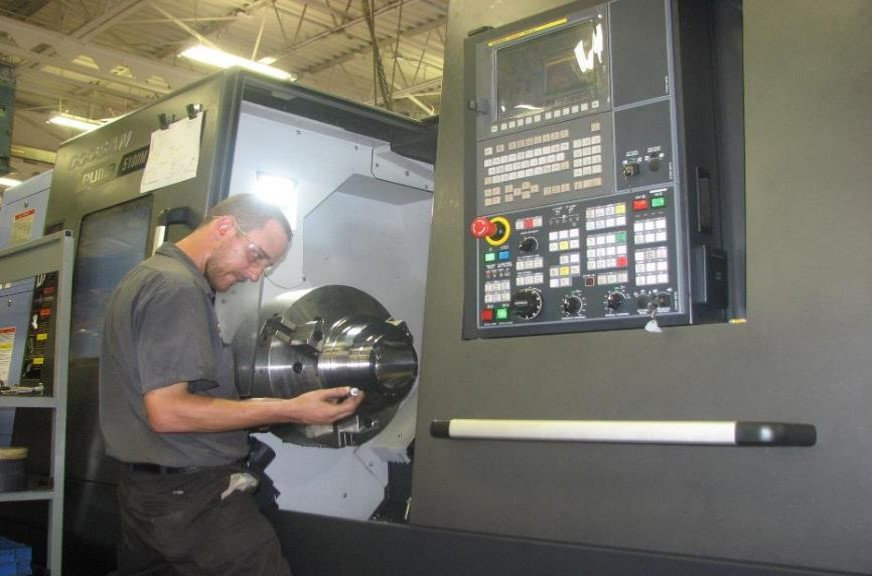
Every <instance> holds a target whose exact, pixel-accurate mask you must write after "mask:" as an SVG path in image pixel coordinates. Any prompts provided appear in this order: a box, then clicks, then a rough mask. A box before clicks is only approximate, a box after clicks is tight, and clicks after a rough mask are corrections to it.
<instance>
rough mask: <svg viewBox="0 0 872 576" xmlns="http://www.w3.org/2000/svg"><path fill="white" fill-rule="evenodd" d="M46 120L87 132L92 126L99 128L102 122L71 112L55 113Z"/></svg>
mask: <svg viewBox="0 0 872 576" xmlns="http://www.w3.org/2000/svg"><path fill="white" fill-rule="evenodd" d="M48 122H49V124H57V125H58V126H66V127H67V128H75V129H76V130H81V131H82V132H88V131H90V130H93V129H94V128H99V127H100V126H102V125H103V123H102V122H97V121H96V120H88V119H87V118H82V117H80V116H73V115H71V114H55V115H54V116H52V117H51V118H49V119H48Z"/></svg>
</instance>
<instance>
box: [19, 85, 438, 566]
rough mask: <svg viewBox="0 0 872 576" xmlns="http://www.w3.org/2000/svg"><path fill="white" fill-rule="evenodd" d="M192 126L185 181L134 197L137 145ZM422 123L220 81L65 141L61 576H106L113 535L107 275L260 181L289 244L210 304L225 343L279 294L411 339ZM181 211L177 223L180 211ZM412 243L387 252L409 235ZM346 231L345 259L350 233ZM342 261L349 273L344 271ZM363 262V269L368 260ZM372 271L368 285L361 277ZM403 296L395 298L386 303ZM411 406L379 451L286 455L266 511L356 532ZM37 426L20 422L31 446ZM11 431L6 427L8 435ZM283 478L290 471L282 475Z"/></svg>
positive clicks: (426, 200)
mask: <svg viewBox="0 0 872 576" xmlns="http://www.w3.org/2000/svg"><path fill="white" fill-rule="evenodd" d="M195 114H201V115H202V118H203V125H202V126H203V127H202V134H201V135H200V142H199V163H198V169H197V177H196V178H194V179H189V180H185V181H182V182H179V183H177V184H173V185H169V186H165V187H163V188H159V189H157V190H154V191H153V192H150V193H146V194H142V193H140V181H141V179H142V174H143V168H144V166H145V164H146V158H147V157H148V152H149V147H150V142H151V135H152V133H153V132H155V131H159V130H161V129H162V125H163V126H166V125H172V123H173V122H176V121H178V120H180V119H183V118H188V117H190V116H191V115H195ZM434 129H435V123H431V124H426V123H420V122H416V121H412V120H409V119H406V118H403V117H400V116H396V115H393V114H390V113H387V112H383V111H380V110H375V109H372V108H368V107H366V106H362V105H359V104H355V103H351V102H347V101H344V100H341V99H338V98H335V97H332V96H329V95H326V94H322V93H319V92H314V91H311V90H307V89H305V88H302V87H299V86H295V85H291V84H282V83H277V82H274V81H270V80H265V79H262V78H259V77H256V76H254V75H252V74H250V73H246V72H242V71H239V70H231V71H227V72H223V73H220V74H216V75H214V76H212V77H209V78H207V79H204V80H203V81H201V82H199V83H197V84H195V85H193V86H191V87H189V88H186V89H184V90H182V91H180V92H178V93H176V94H173V95H170V96H168V97H166V98H164V99H162V100H160V101H158V102H156V103H155V104H153V105H150V106H148V107H145V108H143V109H141V110H138V111H136V112H133V113H131V114H129V115H128V116H125V117H123V118H121V119H119V120H117V121H115V122H113V123H111V124H109V125H107V126H105V127H102V128H100V129H98V130H96V131H94V132H91V133H87V134H84V135H81V136H79V137H77V138H75V139H73V140H70V141H68V142H66V143H65V144H64V145H63V146H62V147H61V148H60V150H59V151H58V161H57V164H56V169H55V173H54V179H53V182H52V189H51V201H50V203H49V206H48V216H47V228H50V229H54V228H57V227H61V226H63V227H66V228H69V229H71V230H72V231H73V233H74V235H75V237H76V238H77V242H78V246H77V256H76V279H75V282H74V284H75V285H74V290H73V310H74V313H73V328H72V331H73V334H72V336H73V337H72V339H71V358H70V385H69V390H70V395H69V406H70V410H69V430H70V433H69V434H68V436H67V437H68V439H69V441H68V444H67V446H68V458H67V462H68V466H67V480H68V481H67V507H66V522H65V528H66V538H65V544H66V547H67V554H66V556H65V572H71V573H75V572H76V571H81V572H82V573H95V572H100V570H103V571H104V572H105V571H108V570H109V569H111V568H112V566H113V564H114V558H113V550H114V543H115V538H116V535H117V513H116V511H115V495H114V488H115V482H116V478H117V464H116V463H115V462H113V461H111V460H109V459H108V458H106V457H105V454H104V450H103V446H102V441H101V438H100V434H99V429H98V425H97V404H98V403H97V369H98V359H97V353H98V351H99V342H100V330H101V325H102V307H103V306H104V305H105V301H106V298H107V297H108V295H109V293H111V290H112V288H113V287H114V285H115V284H116V283H117V281H118V280H119V279H120V278H121V276H122V275H123V274H124V273H125V272H126V271H127V270H128V269H129V268H130V267H132V266H133V265H135V264H136V262H138V261H140V260H142V259H143V258H144V257H146V256H147V255H148V254H151V253H152V251H153V249H154V246H153V242H154V238H156V237H157V235H156V234H155V231H156V229H157V228H158V227H159V226H163V225H165V224H167V223H168V224H169V225H168V226H167V228H166V231H167V234H166V237H167V238H168V239H170V240H177V239H179V238H181V237H183V236H184V235H185V234H186V233H187V232H188V231H189V230H190V228H191V227H193V226H196V225H197V224H198V223H199V221H200V219H201V218H202V216H203V214H205V212H206V211H207V209H208V207H209V206H210V205H212V204H214V203H215V202H217V201H219V200H220V199H222V198H225V197H227V196H228V195H231V194H236V193H240V192H248V191H252V190H253V188H254V186H255V184H256V182H257V177H258V174H259V173H269V174H272V175H277V176H283V177H287V178H291V179H293V181H294V182H296V184H297V188H296V193H295V194H296V218H295V219H294V223H293V225H294V227H295V228H296V231H295V239H294V242H293V245H292V248H291V250H290V252H289V254H288V255H287V258H286V259H285V260H284V262H283V265H282V267H280V268H279V269H278V270H276V271H275V273H274V274H273V275H272V276H270V278H269V280H268V281H266V282H262V283H258V284H247V285H244V286H243V285H240V286H238V287H236V288H235V289H234V290H232V291H229V292H227V293H223V294H221V295H219V297H218V299H217V301H216V309H217V311H218V314H219V319H220V322H221V327H222V335H223V337H224V338H225V341H226V342H227V343H228V344H229V343H230V342H232V340H233V336H234V333H235V331H236V329H237V328H238V326H239V325H240V324H241V323H242V322H243V320H244V319H245V318H246V317H249V316H252V315H254V316H256V315H257V313H258V309H259V307H260V306H261V305H262V304H264V305H265V304H267V303H268V302H270V301H272V300H273V299H274V298H275V297H276V296H278V295H280V294H282V293H285V292H287V291H288V290H290V289H295V290H306V289H314V288H318V287H319V286H322V285H324V284H345V285H349V286H353V287H355V288H356V289H359V290H362V291H364V292H366V293H368V294H371V295H372V296H373V297H374V298H376V299H377V300H378V301H379V302H381V303H382V305H383V306H384V308H385V309H387V310H390V312H391V315H393V316H394V317H396V318H403V319H404V320H406V321H407V323H408V324H407V325H408V327H409V331H410V333H411V335H412V338H413V339H416V340H417V341H419V339H420V335H421V332H422V323H423V322H422V315H423V274H424V271H425V270H426V261H427V253H426V250H427V246H428V240H429V217H430V205H431V199H432V189H433V182H432V174H433V169H432V161H433V153H434V149H435V143H434V138H435V132H434ZM178 209H183V210H178ZM406 225H408V226H410V227H411V229H412V230H414V231H415V233H416V240H417V241H416V242H413V243H409V242H406V243H403V244H400V243H398V242H397V239H399V238H402V237H403V236H405V235H406V234H408V233H409V232H410V230H406V229H405V228H404V226H406ZM351 230H353V231H354V233H355V236H354V237H353V244H354V246H347V245H348V244H349V238H350V237H349V235H348V232H349V231H351ZM341 250H344V251H345V253H346V254H347V257H350V258H354V259H355V261H354V262H353V263H350V264H349V265H345V264H346V263H345V262H344V258H345V257H346V256H334V254H335V253H336V252H338V251H341ZM374 258H377V259H378V261H377V262H374V263H372V264H370V263H369V262H368V260H367V259H374ZM373 272H374V274H373ZM400 287H402V290H401V289H400ZM415 405H416V394H415V393H414V390H413V391H412V393H411V394H408V395H407V396H406V397H405V399H404V400H403V402H402V403H401V404H400V405H399V406H398V407H397V409H396V411H397V414H396V416H395V417H394V418H393V419H392V420H391V424H390V427H389V428H390V430H389V431H388V433H389V434H390V439H389V440H387V441H384V442H382V441H380V440H379V438H380V437H381V435H373V436H374V438H372V439H371V440H370V441H369V442H367V445H366V446H355V447H351V446H350V447H347V448H343V449H338V450H324V449H321V448H303V447H300V446H290V447H289V446H285V445H284V443H283V442H282V441H281V440H279V439H278V438H277V437H275V436H274V435H272V434H268V433H267V434H262V435H261V436H262V437H263V438H264V440H265V441H267V442H268V443H270V444H271V445H272V447H273V449H274V450H275V451H276V452H277V457H276V459H275V460H274V462H273V464H272V466H271V467H270V469H269V474H270V475H271V476H272V477H273V480H274V481H275V484H276V487H277V488H278V489H279V491H280V492H281V496H280V498H279V505H280V506H281V507H282V508H287V509H299V510H302V511H305V512H315V513H320V514H328V515H334V516H343V517H348V518H361V519H365V518H368V517H369V516H370V515H371V514H372V513H373V512H374V510H375V509H376V508H377V507H378V506H379V504H380V503H381V501H382V500H383V499H384V497H385V490H386V486H387V483H388V472H387V469H388V462H391V461H394V460H396V461H402V460H403V459H406V456H405V449H406V447H407V446H408V444H409V443H410V442H411V440H412V438H413V427H414V421H415V415H414V410H415ZM37 428H38V423H32V425H31V427H30V429H31V432H33V433H34V434H35V433H36V431H35V430H36V429H37ZM17 429H18V423H16V430H17ZM286 470H292V471H294V472H295V473H296V474H297V476H294V475H293V474H290V475H286V474H285V471H286Z"/></svg>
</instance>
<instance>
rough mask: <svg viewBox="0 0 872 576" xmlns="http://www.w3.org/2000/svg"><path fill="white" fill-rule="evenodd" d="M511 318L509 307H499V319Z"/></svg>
mask: <svg viewBox="0 0 872 576" xmlns="http://www.w3.org/2000/svg"><path fill="white" fill-rule="evenodd" d="M508 319H509V309H508V308H497V320H508Z"/></svg>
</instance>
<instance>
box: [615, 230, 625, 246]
mask: <svg viewBox="0 0 872 576" xmlns="http://www.w3.org/2000/svg"><path fill="white" fill-rule="evenodd" d="M615 241H616V242H617V243H618V244H626V243H627V233H626V232H615Z"/></svg>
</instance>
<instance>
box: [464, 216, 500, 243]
mask: <svg viewBox="0 0 872 576" xmlns="http://www.w3.org/2000/svg"><path fill="white" fill-rule="evenodd" d="M469 231H470V232H471V233H472V235H473V236H474V237H476V238H485V237H487V236H493V235H494V234H496V233H497V225H496V224H494V223H493V222H491V219H490V218H488V217H487V216H479V217H478V218H476V219H475V220H473V221H472V223H471V224H470V225H469Z"/></svg>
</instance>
